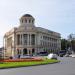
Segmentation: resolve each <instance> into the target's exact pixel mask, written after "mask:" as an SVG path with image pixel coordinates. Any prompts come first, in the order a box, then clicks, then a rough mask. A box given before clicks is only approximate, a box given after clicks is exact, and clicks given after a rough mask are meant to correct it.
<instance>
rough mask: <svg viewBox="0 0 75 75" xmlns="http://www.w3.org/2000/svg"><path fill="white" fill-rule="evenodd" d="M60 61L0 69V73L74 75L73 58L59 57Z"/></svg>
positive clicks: (74, 62)
mask: <svg viewBox="0 0 75 75" xmlns="http://www.w3.org/2000/svg"><path fill="white" fill-rule="evenodd" d="M59 60H61V62H60V63H56V64H48V65H41V66H31V67H21V68H12V69H0V75H75V58H71V57H62V58H59Z"/></svg>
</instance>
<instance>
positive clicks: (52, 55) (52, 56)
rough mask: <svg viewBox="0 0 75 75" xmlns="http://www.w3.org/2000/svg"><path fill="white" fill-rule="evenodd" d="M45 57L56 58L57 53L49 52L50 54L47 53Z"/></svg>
mask: <svg viewBox="0 0 75 75" xmlns="http://www.w3.org/2000/svg"><path fill="white" fill-rule="evenodd" d="M47 58H48V59H57V55H56V54H53V53H50V54H48V56H47Z"/></svg>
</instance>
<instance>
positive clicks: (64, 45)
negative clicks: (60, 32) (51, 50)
mask: <svg viewBox="0 0 75 75" xmlns="http://www.w3.org/2000/svg"><path fill="white" fill-rule="evenodd" d="M66 48H67V40H66V39H61V50H66Z"/></svg>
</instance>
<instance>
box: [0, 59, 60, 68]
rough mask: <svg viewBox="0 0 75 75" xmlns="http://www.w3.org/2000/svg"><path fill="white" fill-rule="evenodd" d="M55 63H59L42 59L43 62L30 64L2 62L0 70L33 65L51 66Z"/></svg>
mask: <svg viewBox="0 0 75 75" xmlns="http://www.w3.org/2000/svg"><path fill="white" fill-rule="evenodd" d="M57 62H59V60H55V59H44V60H43V61H31V62H4V63H0V68H1V69H4V68H15V67H26V66H34V65H44V64H52V63H57Z"/></svg>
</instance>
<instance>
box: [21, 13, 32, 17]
mask: <svg viewBox="0 0 75 75" xmlns="http://www.w3.org/2000/svg"><path fill="white" fill-rule="evenodd" d="M22 17H32V16H31V15H30V14H25V15H23V16H22Z"/></svg>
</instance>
